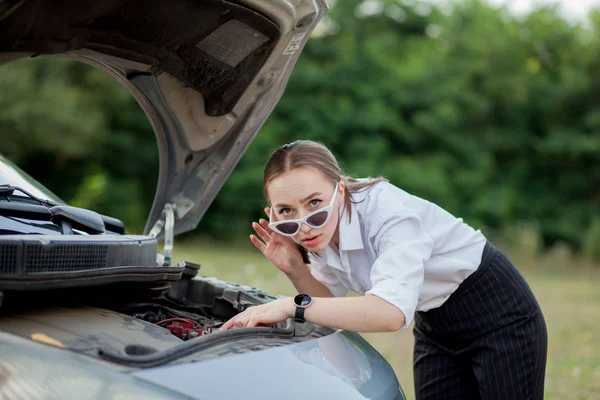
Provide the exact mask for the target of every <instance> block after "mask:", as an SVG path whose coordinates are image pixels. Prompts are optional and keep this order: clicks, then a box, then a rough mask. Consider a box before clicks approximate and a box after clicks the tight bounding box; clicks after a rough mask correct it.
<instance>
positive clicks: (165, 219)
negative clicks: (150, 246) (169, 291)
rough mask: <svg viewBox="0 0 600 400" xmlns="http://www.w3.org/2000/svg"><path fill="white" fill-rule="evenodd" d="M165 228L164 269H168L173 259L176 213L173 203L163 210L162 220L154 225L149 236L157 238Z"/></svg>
mask: <svg viewBox="0 0 600 400" xmlns="http://www.w3.org/2000/svg"><path fill="white" fill-rule="evenodd" d="M163 228H164V233H165V234H164V242H165V245H164V248H163V253H164V261H163V267H168V266H170V265H171V260H172V258H173V238H174V236H175V235H174V228H175V211H174V209H173V205H172V204H171V203H167V204H165V208H163V210H162V213H161V216H160V218H159V219H158V220H157V221H156V223H154V226H153V227H152V229H151V230H150V233H149V236H151V237H153V238H156V237H158V235H160V233H161V232H163Z"/></svg>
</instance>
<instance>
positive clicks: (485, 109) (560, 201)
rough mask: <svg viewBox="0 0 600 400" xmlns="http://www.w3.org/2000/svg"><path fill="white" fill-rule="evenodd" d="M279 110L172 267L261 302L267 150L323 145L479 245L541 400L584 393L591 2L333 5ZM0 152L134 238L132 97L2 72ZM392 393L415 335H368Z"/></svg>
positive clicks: (595, 259) (588, 325) (592, 126)
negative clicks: (514, 318)
mask: <svg viewBox="0 0 600 400" xmlns="http://www.w3.org/2000/svg"><path fill="white" fill-rule="evenodd" d="M329 3H330V6H331V10H330V12H329V13H328V14H327V16H326V17H325V18H324V19H323V21H322V22H321V24H320V25H319V26H318V28H317V30H316V31H315V33H314V35H313V36H312V37H311V39H310V40H309V42H308V45H307V47H306V49H305V50H304V52H303V53H302V54H301V57H300V60H299V62H298V64H297V66H296V68H295V70H294V72H293V74H292V77H291V79H290V82H289V84H288V87H287V90H286V92H285V93H284V95H283V97H282V100H281V101H280V103H279V104H278V105H277V107H276V108H275V110H274V112H273V114H272V115H271V116H270V117H269V119H268V120H267V123H266V124H265V126H264V127H263V128H262V130H261V132H260V133H259V135H258V136H257V138H256V139H255V140H254V142H253V144H252V145H251V147H250V148H249V150H248V151H247V153H246V154H245V155H244V157H243V159H242V160H241V162H240V163H239V165H238V166H237V168H236V169H235V171H234V172H233V174H232V175H231V177H230V178H229V179H228V181H227V182H226V184H225V186H224V187H223V189H222V191H221V192H220V194H219V196H218V197H217V199H216V200H215V202H214V203H213V204H212V206H211V208H210V210H209V211H208V213H207V214H206V215H205V217H204V218H203V220H202V221H201V223H200V225H199V226H198V228H197V229H196V230H195V231H193V232H191V233H189V234H187V235H184V236H183V237H178V238H176V240H175V259H176V260H181V259H187V260H190V261H194V262H198V263H200V264H202V269H201V274H204V275H216V276H218V277H219V278H222V279H227V280H232V281H235V282H243V283H247V284H251V285H254V286H257V287H260V288H263V289H266V290H268V291H270V292H272V293H275V294H287V295H291V294H293V293H294V290H293V287H292V286H291V284H290V283H289V282H288V281H287V280H286V278H285V277H284V276H283V275H282V274H281V273H280V272H278V271H277V270H276V269H275V267H273V266H271V265H269V263H268V262H265V260H264V259H263V257H262V255H261V254H260V253H259V252H258V251H257V250H256V249H254V248H253V247H252V245H251V244H250V243H249V241H248V239H247V238H248V235H249V234H250V233H251V231H252V229H251V226H250V224H251V222H252V221H253V220H256V219H257V218H259V217H261V216H262V215H261V213H262V211H261V210H262V207H263V206H264V205H265V204H266V201H265V199H264V197H263V194H262V171H263V167H264V164H265V162H266V161H267V159H268V156H269V154H270V152H272V151H273V150H275V149H276V148H277V147H279V146H280V145H282V144H284V143H287V142H291V141H293V140H296V139H300V138H302V139H312V140H318V141H321V142H323V143H325V144H326V145H327V146H329V147H330V148H331V149H332V151H333V152H334V153H335V155H336V156H337V157H338V159H339V161H340V162H341V164H342V165H343V168H344V169H345V171H346V172H347V173H348V174H349V175H352V176H357V177H364V176H375V175H383V176H386V177H387V178H388V179H390V181H391V182H393V183H394V184H396V185H398V186H400V187H401V188H403V189H405V190H407V191H408V192H411V193H413V194H415V195H418V196H421V197H424V198H426V199H428V200H431V201H433V202H435V203H437V204H439V205H440V206H442V207H444V208H445V209H447V210H448V211H450V212H452V213H453V214H455V215H456V216H460V217H462V218H464V219H465V220H466V222H468V223H469V224H471V225H472V226H474V227H475V228H476V229H481V230H482V231H483V232H484V233H485V234H486V235H487V236H488V237H490V238H492V239H493V240H494V242H495V243H497V244H498V247H500V248H502V249H503V250H505V251H507V252H508V254H509V255H510V256H511V258H512V259H513V261H514V262H515V263H516V265H517V266H518V267H519V269H520V270H521V271H522V273H523V274H524V275H525V276H526V278H527V279H528V280H529V282H530V284H531V286H532V288H533V290H534V292H535V293H536V295H537V296H538V298H539V300H540V303H541V305H542V308H543V309H544V312H545V314H546V318H547V321H548V326H549V335H550V353H549V359H548V368H547V381H546V382H547V385H546V387H547V389H546V392H547V398H549V399H596V398H598V399H600V344H598V340H599V338H600V310H599V307H598V306H597V305H598V304H600V291H598V290H597V288H596V283H597V282H600V280H599V278H600V161H599V160H600V37H599V34H600V11H596V10H595V9H594V8H595V7H596V6H599V7H600V0H563V1H549V0H548V1H537V2H536V1H533V0H531V1H530V0H513V1H510V0H490V1H489V2H486V1H484V0H464V1H458V0H456V1H444V0H435V1H434V0H430V1H424V0H397V1H387V0H366V1H362V0H361V1H359V0H337V1H332V0H330V2H329ZM0 153H1V154H4V155H5V156H6V157H8V158H9V159H10V160H12V161H14V162H15V163H17V164H18V165H19V166H20V167H21V168H23V169H24V170H25V171H27V172H28V173H29V174H31V175H33V176H34V177H35V178H36V179H37V180H39V181H40V182H42V183H43V184H44V185H46V186H47V187H49V188H50V189H51V190H53V191H54V192H55V193H57V194H58V195H59V196H60V197H62V198H63V199H64V200H65V201H66V202H68V203H70V204H71V205H75V206H79V207H85V208H90V209H94V210H96V211H99V212H102V213H104V214H107V215H111V216H114V217H117V218H120V219H122V220H123V221H125V222H126V224H127V226H128V231H129V232H130V233H140V232H141V231H142V229H143V225H144V223H145V219H146V216H147V214H148V212H149V210H150V206H151V204H152V200H153V196H154V191H155V186H156V180H157V176H158V152H157V147H156V141H155V138H154V134H153V132H152V129H151V126H150V124H149V122H148V121H147V119H146V117H145V115H144V114H143V112H142V111H141V109H140V108H139V107H138V105H137V104H136V103H135V101H134V99H133V98H132V97H131V96H130V95H129V93H128V92H126V90H125V89H124V88H122V87H121V86H120V85H119V84H118V83H116V82H113V81H112V80H111V78H109V77H108V76H107V75H105V74H104V73H103V72H100V71H97V70H94V69H92V68H91V67H88V66H86V65H83V64H78V63H75V62H72V61H67V60H53V59H36V60H24V61H19V62H16V63H11V64H7V65H3V66H0ZM365 337H366V338H367V339H368V340H369V341H370V342H371V343H373V344H374V345H375V347H376V348H378V349H379V350H380V351H381V352H382V353H383V354H384V355H385V356H386V358H387V359H388V360H389V361H390V363H391V364H392V366H393V367H394V369H395V371H396V373H397V375H398V377H399V379H400V382H401V384H402V385H403V388H404V390H405V392H406V393H407V395H408V397H409V398H411V399H412V398H414V395H413V388H412V347H411V346H412V332H411V331H410V330H406V331H402V332H398V333H394V334H369V335H365Z"/></svg>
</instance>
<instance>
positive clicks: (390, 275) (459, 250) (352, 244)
mask: <svg viewBox="0 0 600 400" xmlns="http://www.w3.org/2000/svg"><path fill="white" fill-rule="evenodd" d="M341 210H345V208H341ZM349 217H351V218H349ZM339 237H340V240H339V251H338V250H336V249H334V247H333V245H332V244H330V245H329V247H327V248H326V249H325V250H323V251H322V252H320V253H318V254H314V253H313V254H309V257H310V259H311V264H310V267H311V272H312V274H313V275H314V276H315V278H317V279H318V280H319V281H321V282H323V283H324V284H325V285H326V286H327V287H328V288H329V290H330V291H331V293H332V294H333V295H334V296H345V295H346V294H347V293H348V290H352V291H354V292H357V293H360V294H373V295H376V296H378V297H380V298H382V299H384V300H386V301H388V302H389V303H391V304H393V305H395V306H396V307H398V308H399V309H400V310H401V311H402V312H403V313H404V316H405V319H406V321H405V325H404V327H407V326H408V325H409V324H410V322H411V321H412V319H413V317H414V314H415V311H427V310H430V309H432V308H436V307H439V306H441V305H442V304H443V303H444V302H445V301H446V300H447V299H448V297H450V295H451V294H452V293H453V292H454V291H455V290H456V289H457V288H458V286H459V285H460V283H461V282H462V281H464V280H465V279H466V278H467V277H468V276H469V275H471V274H472V273H473V272H474V271H475V270H476V269H477V268H478V267H479V264H480V263H481V257H482V253H483V248H484V246H485V243H486V238H485V237H484V236H483V234H482V233H481V232H480V231H479V230H477V231H476V230H474V229H473V228H471V227H470V226H469V225H467V224H466V223H464V222H463V220H462V219H461V218H456V217H454V216H453V215H451V214H450V213H448V212H447V211H445V210H444V209H442V208H440V207H439V206H437V205H435V204H433V203H431V202H429V201H426V200H423V199H421V198H419V197H417V196H413V195H410V194H409V193H406V192H405V191H403V190H401V189H399V188H397V187H396V186H394V185H392V184H390V183H388V182H381V183H377V184H375V185H373V186H371V187H369V188H367V189H363V190H361V191H359V192H358V193H353V195H352V212H351V213H350V214H348V213H347V212H345V211H343V212H342V215H341V218H340V224H339Z"/></svg>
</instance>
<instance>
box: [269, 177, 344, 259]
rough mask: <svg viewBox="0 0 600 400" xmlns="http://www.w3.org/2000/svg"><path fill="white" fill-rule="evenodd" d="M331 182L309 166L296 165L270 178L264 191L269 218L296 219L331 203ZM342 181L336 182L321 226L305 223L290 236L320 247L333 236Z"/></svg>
mask: <svg viewBox="0 0 600 400" xmlns="http://www.w3.org/2000/svg"><path fill="white" fill-rule="evenodd" d="M334 188H335V183H333V182H331V180H330V179H328V178H327V177H326V176H325V175H323V174H322V173H321V172H319V171H317V170H316V169H313V168H310V167H299V168H295V169H292V170H290V171H288V172H285V173H283V174H281V175H279V176H277V177H275V178H273V179H272V180H271V181H270V182H269V183H268V185H267V195H268V196H269V201H270V202H271V205H272V207H273V215H272V216H271V221H272V222H275V221H283V220H286V219H299V218H302V217H304V216H306V215H307V214H309V213H311V212H313V211H316V210H318V209H320V208H323V207H326V206H328V205H329V204H330V203H331V198H332V196H333V194H334V193H333V190H334ZM343 193H344V183H343V182H340V184H339V187H338V194H337V196H336V199H335V202H334V204H333V209H332V211H331V217H330V218H329V221H328V222H327V224H325V226H322V227H320V228H313V227H310V226H308V225H307V224H305V223H304V224H302V225H301V226H300V231H299V232H298V233H297V234H296V235H295V236H293V237H292V239H293V240H294V241H295V242H296V243H298V244H300V245H302V246H304V247H305V248H306V249H307V250H309V251H313V252H319V251H322V250H324V249H325V248H326V247H327V246H328V245H329V243H330V242H331V240H332V239H333V237H334V235H335V232H336V229H337V226H338V221H339V208H340V206H341V205H342V204H343V201H344V196H343Z"/></svg>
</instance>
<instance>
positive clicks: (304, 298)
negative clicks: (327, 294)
mask: <svg viewBox="0 0 600 400" xmlns="http://www.w3.org/2000/svg"><path fill="white" fill-rule="evenodd" d="M311 302H312V297H310V296H309V295H307V294H299V295H296V297H294V304H296V306H298V307H302V308H305V307H308V306H309V305H310V303H311Z"/></svg>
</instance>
